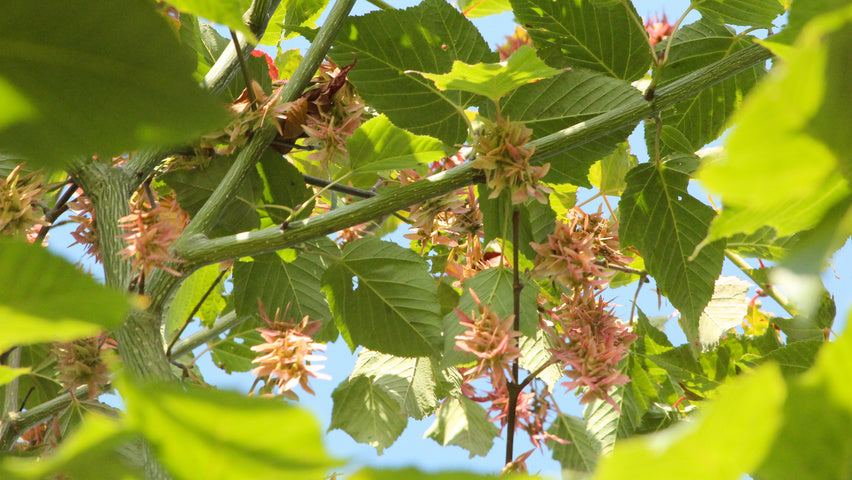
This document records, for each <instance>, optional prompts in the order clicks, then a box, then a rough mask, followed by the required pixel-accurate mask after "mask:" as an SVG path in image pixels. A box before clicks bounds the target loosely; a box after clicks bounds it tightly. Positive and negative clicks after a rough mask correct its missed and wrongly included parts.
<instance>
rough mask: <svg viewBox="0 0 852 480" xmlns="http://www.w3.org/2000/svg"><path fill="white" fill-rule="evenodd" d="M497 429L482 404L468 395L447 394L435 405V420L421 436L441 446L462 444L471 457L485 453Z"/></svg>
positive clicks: (460, 445) (488, 449)
mask: <svg viewBox="0 0 852 480" xmlns="http://www.w3.org/2000/svg"><path fill="white" fill-rule="evenodd" d="M498 433H499V432H498V430H497V427H496V426H495V425H494V424H493V423H492V422H491V420H490V419H489V418H488V413H487V412H486V411H485V409H484V408H482V406H481V405H479V404H478V403H476V402H474V401H473V400H471V399H469V398H467V397H460V398H455V397H450V398H448V399H446V400H445V401H444V403H442V404H441V406H440V407H438V412H437V413H436V414H435V423H433V424H432V426H430V427H429V429H428V430H426V433H425V434H424V436H425V437H428V438H431V439H432V440H435V441H436V442H438V443H439V444H440V445H443V446H447V445H456V446H458V447H461V448H463V449H465V450H467V451H468V452H470V457H471V458H473V456H474V455H479V456H481V457H484V456H485V455H488V452H489V451H491V446H492V445H493V444H494V437H496V436H497V435H498Z"/></svg>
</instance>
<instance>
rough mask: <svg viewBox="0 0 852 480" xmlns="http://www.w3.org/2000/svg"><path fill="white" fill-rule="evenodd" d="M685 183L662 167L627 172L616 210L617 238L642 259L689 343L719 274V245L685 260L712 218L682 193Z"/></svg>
mask: <svg viewBox="0 0 852 480" xmlns="http://www.w3.org/2000/svg"><path fill="white" fill-rule="evenodd" d="M688 180H689V177H687V176H686V175H685V174H683V173H681V172H678V171H675V170H670V169H668V168H666V167H665V166H662V167H660V169H658V168H657V167H655V166H654V165H653V164H643V165H639V166H638V167H636V168H634V169H633V170H631V171H630V173H628V175H627V189H626V190H625V191H624V195H623V196H622V200H621V205H620V209H621V224H620V226H619V235H620V237H621V241H622V244H623V245H633V246H635V247H636V250H638V251H639V253H640V254H641V255H642V258H644V259H645V268H646V269H647V270H648V272H650V274H651V275H652V276H653V277H654V279H655V280H656V281H657V285H658V287H659V288H660V291H661V292H662V293H663V294H664V295H665V296H666V298H668V299H669V300H670V301H671V302H672V305H674V306H675V308H677V309H678V310H679V311H680V314H681V321H682V322H683V325H684V331H685V332H686V337H687V339H690V340H691V341H694V340H697V337H698V320H699V316H700V315H701V312H702V310H704V307H705V306H706V305H707V303H708V302H709V301H710V297H712V295H713V281H714V280H715V279H716V278H717V277H718V276H719V274H720V273H721V271H722V261H723V258H724V257H723V253H722V250H723V248H724V245H723V242H715V243H712V244H710V245H708V246H706V247H704V248H703V249H702V250H701V251H699V253H698V255H697V256H696V257H695V258H694V259H690V258H689V257H690V255H692V252H693V250H695V247H696V246H697V245H698V244H699V243H700V242H701V240H703V239H704V237H705V236H706V234H707V231H708V229H709V225H710V221H711V220H712V219H713V217H715V213H714V212H713V209H711V208H710V207H708V206H707V205H704V204H703V203H701V202H699V201H698V200H696V199H695V198H693V197H692V196H691V195H690V194H689V193H688V192H687V191H686V186H687V182H688Z"/></svg>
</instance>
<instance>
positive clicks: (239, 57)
mask: <svg viewBox="0 0 852 480" xmlns="http://www.w3.org/2000/svg"><path fill="white" fill-rule="evenodd" d="M231 40H233V42H234V49H235V50H236V51H237V60H239V62H240V70H241V71H242V72H243V81H244V82H245V83H246V93H248V97H249V100H251V109H252V111H254V110H257V98H256V97H255V96H254V90H253V89H252V88H251V75H249V72H248V66H246V59H245V58H244V57H243V52H242V48H240V40H239V39H238V38H237V32H235V31H234V29H233V28H232V29H231Z"/></svg>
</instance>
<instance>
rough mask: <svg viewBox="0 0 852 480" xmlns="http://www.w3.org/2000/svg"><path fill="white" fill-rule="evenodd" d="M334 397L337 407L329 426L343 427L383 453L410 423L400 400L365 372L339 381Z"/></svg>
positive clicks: (351, 435)
mask: <svg viewBox="0 0 852 480" xmlns="http://www.w3.org/2000/svg"><path fill="white" fill-rule="evenodd" d="M331 398H332V400H334V407H333V408H332V410H331V425H330V426H329V427H328V429H329V430H334V429H340V430H343V431H344V432H346V433H348V434H349V436H350V437H352V438H353V439H354V440H355V441H356V442H360V443H366V444H368V445H370V446H372V447H374V448H375V449H376V451H377V452H378V454H379V455H381V454H382V450H384V449H385V448H387V447H389V446H391V445H393V443H394V442H395V441H396V439H397V438H399V436H400V435H401V434H402V431H403V430H405V425H406V424H407V423H408V417H407V416H406V415H405V413H403V411H402V407H401V406H400V404H399V402H397V400H396V399H395V398H394V397H392V396H391V394H390V393H388V392H387V391H386V390H385V388H383V387H381V386H379V385H377V384H375V383H373V382H372V381H371V379H370V378H368V377H366V376H363V375H358V376H355V377H351V378H349V379H347V380H346V381H344V382H343V383H341V384H340V385H338V386H337V388H335V389H334V392H333V393H332V394H331Z"/></svg>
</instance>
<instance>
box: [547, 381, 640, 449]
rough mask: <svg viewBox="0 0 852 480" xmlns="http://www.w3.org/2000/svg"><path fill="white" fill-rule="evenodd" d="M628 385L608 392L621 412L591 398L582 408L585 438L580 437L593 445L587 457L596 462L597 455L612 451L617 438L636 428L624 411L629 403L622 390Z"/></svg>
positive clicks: (607, 403)
mask: <svg viewBox="0 0 852 480" xmlns="http://www.w3.org/2000/svg"><path fill="white" fill-rule="evenodd" d="M632 383H633V382H632V381H631V384H632ZM629 385H630V384H628V385H619V386H617V387H615V388H614V389H613V390H612V392H610V398H611V399H612V401H613V402H615V404H616V405H618V406H619V408H621V412H619V411H618V410H616V408H615V407H614V406H612V405H611V404H610V403H609V402H607V401H605V400H600V399H596V400H592V402H590V403H588V404H586V406H585V408H583V419H584V420H585V428H586V431H585V434H586V435H585V438H583V437H580V438H581V439H582V440H584V441H585V442H586V443H587V444H588V445H589V446H591V447H594V448H593V451H594V453H595V455H594V457H588V460H590V461H591V460H594V463H597V457H598V456H603V455H609V454H610V453H611V452H612V450H613V447H614V446H615V442H616V440H617V439H619V438H627V437H629V436H631V435H632V434H633V432H634V431H635V430H636V424H635V423H634V422H632V419H631V416H630V415H629V413H628V411H626V408H627V407H628V406H629V405H628V404H627V401H626V400H627V398H626V396H625V395H624V393H625V391H624V390H625V388H626V387H628V386H629ZM572 418H573V417H572ZM561 438H565V437H561ZM566 440H567V439H566ZM579 453H581V452H576V453H575V457H576V456H578V454H579ZM563 466H564V464H563Z"/></svg>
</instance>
